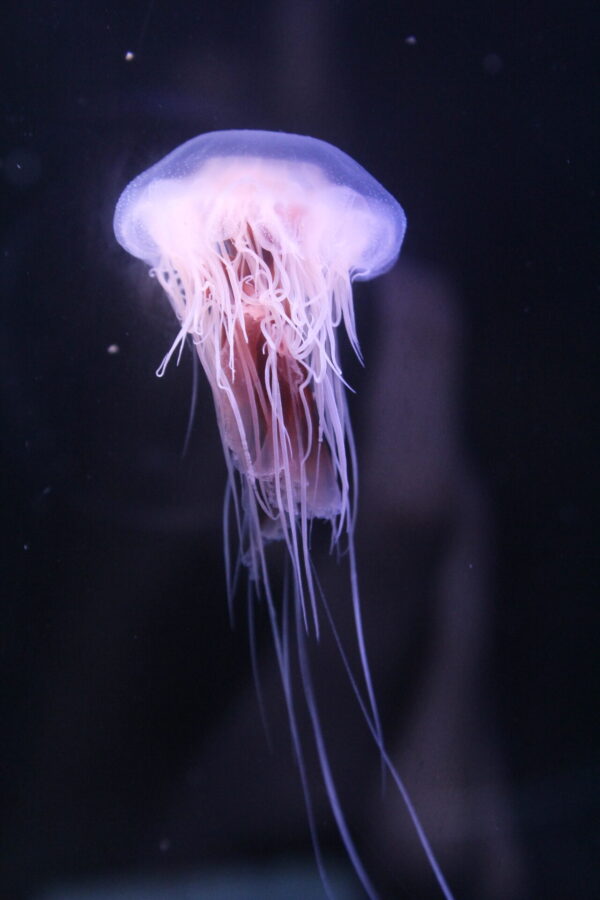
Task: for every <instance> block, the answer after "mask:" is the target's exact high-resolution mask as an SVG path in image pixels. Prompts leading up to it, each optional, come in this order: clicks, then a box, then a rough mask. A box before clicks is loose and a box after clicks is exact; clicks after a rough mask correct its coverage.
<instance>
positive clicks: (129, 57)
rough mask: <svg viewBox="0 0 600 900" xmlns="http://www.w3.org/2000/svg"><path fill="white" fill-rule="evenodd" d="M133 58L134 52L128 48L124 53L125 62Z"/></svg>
mask: <svg viewBox="0 0 600 900" xmlns="http://www.w3.org/2000/svg"><path fill="white" fill-rule="evenodd" d="M134 59H135V53H134V52H133V51H132V50H128V51H127V52H126V54H125V62H131V61H132V60H134Z"/></svg>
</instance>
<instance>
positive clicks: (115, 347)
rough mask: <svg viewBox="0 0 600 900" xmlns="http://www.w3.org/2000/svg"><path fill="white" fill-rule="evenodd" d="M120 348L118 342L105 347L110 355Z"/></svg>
mask: <svg viewBox="0 0 600 900" xmlns="http://www.w3.org/2000/svg"><path fill="white" fill-rule="evenodd" d="M120 349H121V348H120V347H119V345H118V344H109V345H108V347H107V348H106V352H107V353H109V354H110V355H111V356H114V355H115V353H118V352H119V350H120Z"/></svg>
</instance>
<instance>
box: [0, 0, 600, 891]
mask: <svg viewBox="0 0 600 900" xmlns="http://www.w3.org/2000/svg"><path fill="white" fill-rule="evenodd" d="M591 11H592V4H591V3H590V4H585V3H581V4H566V5H565V4H550V5H548V4H542V3H540V4H535V3H532V4H527V5H522V4H513V3H507V4H492V3H479V4H466V3H458V4H439V6H436V5H435V4H420V3H414V2H413V3H401V2H399V3H384V2H372V3H369V4H367V3H359V2H347V3H341V2H340V3H328V2H325V3H318V2H314V0H312V2H304V3H301V2H294V0H280V2H277V3H275V2H273V3H269V2H255V3H239V4H236V3H229V2H224V3H221V4H218V3H203V2H198V3H194V4H185V3H178V2H176V0H175V2H172V3H166V2H162V0H155V2H151V3H146V2H144V3H137V2H131V3H128V4H126V5H125V4H120V3H115V2H107V3H103V4H98V3H87V2H82V3H78V4H74V3H67V2H46V3H44V2H27V0H25V2H20V3H10V4H9V5H8V10H6V9H5V11H4V15H3V18H4V22H5V24H4V26H3V28H2V36H1V38H0V40H1V41H2V63H3V65H2V68H3V73H4V74H3V82H2V83H3V91H2V99H1V103H2V126H3V127H2V144H1V150H0V153H1V168H0V180H1V183H2V192H1V203H2V226H3V227H2V256H1V262H2V269H1V271H2V276H1V277H2V299H3V306H2V308H3V314H2V327H1V329H0V334H1V353H0V365H1V367H2V379H1V385H2V387H1V391H2V415H3V419H2V474H3V482H4V493H3V496H4V499H3V500H2V512H3V533H2V570H1V580H2V588H1V590H2V606H1V608H2V645H1V664H2V691H3V694H4V699H5V705H4V707H3V713H2V720H1V721H2V737H1V746H2V773H3V779H4V786H5V791H4V801H3V807H2V826H3V838H2V844H1V850H0V854H1V860H0V863H1V866H0V867H1V868H2V870H3V872H4V875H3V876H1V877H2V879H3V884H4V888H2V889H3V890H4V893H3V894H2V896H6V897H11V898H12V897H20V896H34V892H35V891H36V890H41V889H42V888H44V887H45V886H47V885H49V884H51V883H61V881H63V880H65V879H67V880H69V879H70V880H73V879H77V878H82V879H86V878H88V877H91V876H94V877H96V876H99V877H102V876H105V875H107V874H110V873H115V872H116V873H119V872H140V871H141V872H146V871H154V870H155V869H156V868H160V867H161V866H165V867H166V870H167V871H169V872H172V871H176V870H177V866H178V865H179V862H178V861H177V860H174V861H173V863H172V864H171V863H169V861H168V860H167V861H165V859H164V857H165V856H168V853H167V854H165V852H163V851H164V850H165V846H166V845H164V844H163V845H162V850H161V851H160V852H159V850H158V849H156V848H158V846H159V844H160V841H159V840H158V836H160V835H161V834H162V832H161V828H163V822H164V819H165V815H166V814H165V810H166V809H170V808H172V806H173V793H174V785H175V784H176V783H179V782H180V780H181V778H182V777H183V775H182V773H184V772H185V771H187V769H188V768H189V767H190V766H192V765H193V763H194V760H195V759H196V757H197V748H198V746H199V744H200V743H201V741H202V739H203V735H204V734H205V733H206V732H207V731H210V728H211V727H212V724H213V723H215V722H216V721H217V719H218V717H219V715H220V714H221V710H222V709H224V708H226V706H227V703H228V701H229V700H230V699H231V698H232V697H233V696H234V695H235V693H236V691H237V690H238V687H239V686H240V685H242V684H243V683H245V680H246V679H247V678H248V677H249V676H248V673H249V669H250V663H249V658H248V652H247V635H246V632H245V628H244V626H243V623H241V624H240V625H238V627H237V629H236V631H235V632H234V633H233V634H231V633H230V632H229V625H228V622H227V616H226V606H225V597H224V581H223V574H222V550H221V544H220V515H221V493H222V485H223V483H224V477H225V470H224V465H223V462H222V460H221V459H220V448H219V443H218V435H217V433H216V428H215V423H214V415H213V413H212V409H211V401H210V398H209V397H208V392H207V390H206V386H205V384H204V382H203V381H202V382H201V390H200V398H199V401H198V406H197V409H196V412H195V423H194V431H193V434H192V441H191V446H190V450H189V452H188V454H187V456H186V457H185V458H184V459H183V460H182V458H181V452H180V451H181V446H182V443H183V437H184V435H185V430H186V423H187V417H188V411H189V394H190V387H191V379H192V376H191V366H190V364H189V359H186V360H185V364H182V366H181V367H180V368H179V369H176V368H175V367H172V368H171V369H170V370H169V372H168V375H167V376H166V377H165V378H164V379H163V380H162V381H160V380H158V379H155V378H154V374H153V373H154V370H155V368H156V367H157V365H158V363H159V362H160V360H161V359H162V356H163V354H164V352H165V351H166V349H167V348H168V345H169V344H170V341H171V340H172V337H173V335H174V323H173V322H172V321H171V318H170V316H169V314H168V311H167V310H166V305H165V304H164V303H162V302H161V298H160V296H159V294H158V291H157V289H156V286H155V285H154V284H153V283H152V282H150V281H149V279H147V277H146V274H145V272H144V271H143V267H142V266H141V265H138V264H137V263H135V262H134V261H132V260H129V259H128V258H126V256H125V254H124V253H123V252H122V251H121V250H120V248H119V247H118V246H117V245H116V244H115V242H114V239H113V237H112V230H111V229H112V226H111V220H112V211H113V209H114V204H115V201H116V199H117V197H118V195H119V193H120V191H121V190H122V189H123V187H124V186H125V185H126V183H127V182H128V181H129V180H130V178H132V177H133V176H134V175H135V174H137V173H138V172H140V171H141V170H142V169H144V168H145V167H146V166H147V165H149V164H151V163H152V162H154V161H156V160H157V159H159V158H160V157H161V156H162V155H163V154H164V153H165V152H167V151H168V150H170V149H172V148H173V147H175V146H177V145H178V144H179V143H180V142H182V141H183V140H185V139H188V138H190V137H193V136H194V135H196V134H200V133H202V132H204V131H210V130H215V129H222V128H265V129H272V130H284V131H292V132H298V133H300V134H305V133H306V134H312V135H314V136H316V137H319V138H323V139H325V140H328V141H330V142H332V143H334V144H336V145H339V146H341V147H342V148H343V149H344V150H346V151H347V152H348V153H350V155H352V156H354V157H355V158H356V159H358V160H359V161H360V162H361V163H362V164H363V165H364V166H365V167H366V168H367V169H368V170H369V171H371V172H373V174H374V175H375V176H376V177H377V178H378V179H379V180H380V181H381V182H382V183H383V184H384V185H385V186H386V187H387V188H388V189H389V190H390V191H391V192H392V193H393V194H394V195H395V196H396V197H398V199H399V200H400V202H401V203H402V205H403V207H404V209H405V210H406V213H407V218H408V222H409V227H408V232H407V237H406V241H405V245H404V249H403V259H404V258H406V259H407V260H409V261H410V260H412V261H416V262H415V265H418V266H419V267H420V268H421V270H423V271H428V272H429V271H435V272H438V273H441V275H440V277H441V278H442V279H443V280H444V283H446V284H450V285H452V291H453V294H454V295H455V296H456V297H458V300H457V301H456V308H457V310H458V312H457V313H456V315H457V319H458V321H459V322H460V330H461V334H462V338H461V340H460V342H459V344H460V354H461V356H460V364H459V366H458V369H459V371H460V373H461V375H460V385H461V387H460V391H461V402H460V413H459V429H460V433H461V435H462V446H463V447H466V448H467V450H466V451H465V453H466V455H467V456H468V459H469V465H470V466H471V467H472V469H473V471H476V472H477V473H478V479H479V483H480V484H481V485H482V491H483V494H484V495H485V497H486V498H487V500H486V502H487V508H488V510H489V520H490V523H491V524H490V533H491V546H492V552H491V562H490V568H489V578H490V587H489V590H488V599H489V600H490V603H491V613H490V626H489V627H490V637H489V638H488V640H487V643H486V655H485V673H486V674H485V681H486V690H487V693H486V696H487V701H486V702H487V705H488V708H489V710H490V711H491V712H490V715H491V717H492V719H493V722H494V725H493V734H494V742H495V746H496V750H497V752H498V754H499V756H500V757H501V758H502V759H503V761H504V769H505V779H506V780H505V786H506V792H507V797H508V798H509V800H508V802H509V805H510V808H511V809H512V814H513V817H514V840H515V843H516V845H517V846H518V848H519V856H520V860H521V863H520V864H521V865H522V867H523V870H524V871H525V872H526V876H525V877H524V878H523V881H522V885H527V887H525V886H523V887H522V888H521V889H520V890H522V896H532V897H534V896H544V897H556V898H559V897H566V896H577V897H578V898H586V897H589V898H592V897H594V896H597V895H598V893H597V892H598V890H600V886H599V882H598V875H597V867H596V866H595V857H596V856H597V854H598V853H599V852H600V847H599V846H598V842H599V838H600V832H599V830H598V821H599V812H600V789H599V781H598V768H597V754H596V750H597V748H596V746H595V727H594V726H595V724H596V720H597V716H598V710H597V697H598V693H597V690H598V683H597V673H598V662H597V634H596V633H595V628H594V626H595V624H596V622H597V616H596V610H595V603H596V596H595V594H596V591H595V590H594V588H596V586H597V581H596V579H595V578H594V577H593V572H592V569H593V563H594V562H595V559H596V556H597V542H596V540H594V534H593V529H592V513H593V510H592V498H593V495H594V488H595V479H596V466H597V462H596V454H595V453H594V452H593V449H592V440H591V432H592V422H593V420H594V419H595V417H596V414H597V413H596V406H597V403H596V402H595V401H594V387H595V383H594V372H593V368H592V361H593V359H594V360H595V349H596V346H595V340H594V336H593V330H594V329H593V326H594V324H595V319H596V305H597V293H598V291H597V280H596V279H595V277H594V265H593V264H594V260H593V257H592V247H593V244H594V243H595V241H594V233H593V224H594V216H593V211H594V212H595V200H596V190H595V187H596V182H595V166H594V163H595V162H596V158H597V150H598V146H597V143H595V142H594V140H593V137H594V135H593V126H594V89H595V88H596V87H597V82H596V81H595V80H594V79H595V72H594V69H593V66H592V59H591V56H592V53H591V43H592V42H591V32H592V31H593V25H594V23H593V21H592V15H591ZM412 36H414V38H415V39H416V40H415V41H412V40H407V38H411V37H412ZM127 51H131V52H132V53H133V54H134V59H132V60H131V61H126V60H125V54H126V52H127ZM362 290H363V293H359V298H365V304H366V303H368V302H369V301H370V296H371V295H370V294H369V288H364V289H362ZM358 316H359V327H360V329H361V334H362V336H363V343H364V346H365V355H366V361H367V369H366V371H365V373H364V374H362V373H360V371H358V370H356V369H353V368H352V363H351V362H349V366H350V370H351V371H352V373H353V377H354V379H355V382H354V383H356V384H357V387H358V389H359V392H360V390H362V389H364V390H365V391H367V392H368V378H369V360H370V359H371V360H372V359H373V358H374V356H375V355H376V351H377V347H376V340H375V338H374V336H373V333H372V330H370V329H372V326H371V325H370V323H369V318H368V316H367V314H366V313H365V312H364V310H363V311H362V312H361V311H360V310H359V312H358ZM113 344H116V345H118V348H119V352H118V353H114V354H111V353H108V352H107V348H108V347H109V346H111V345H113ZM367 395H368V394H367ZM353 411H354V412H355V423H356V428H357V436H358V441H359V450H360V447H361V442H363V443H364V442H365V441H366V440H367V438H366V437H365V435H364V433H363V431H362V430H361V429H362V428H363V423H364V421H365V415H364V413H365V410H364V408H363V407H361V406H360V400H357V401H356V404H355V408H354V410H353ZM409 426H410V422H409V423H408V424H407V427H409ZM397 465H398V466H400V467H401V466H402V458H401V454H399V458H398V460H397ZM365 505H366V507H368V506H369V499H368V497H367V499H366V504H365ZM407 534H414V530H412V529H407ZM359 542H360V533H359ZM380 552H381V553H382V555H383V557H388V558H395V557H394V554H397V553H401V552H402V551H401V550H399V549H398V544H397V535H390V538H389V546H383V545H382V546H381V547H380ZM359 565H360V560H359ZM400 568H401V567H400ZM398 571H399V570H398V569H395V568H394V566H391V571H390V574H389V579H390V583H391V582H392V581H394V580H395V579H397V578H398ZM383 577H387V574H386V575H384V576H383ZM260 642H261V643H263V644H264V646H265V648H266V647H267V645H268V636H267V635H263V636H262V638H261V640H260ZM482 677H483V676H482ZM291 777H293V776H291ZM148 834H155V835H156V836H157V840H156V842H155V843H152V842H151V841H149V842H148V843H146V835H148ZM305 837H306V836H305V834H304V835H303V834H302V833H301V832H299V836H298V837H297V838H295V839H294V840H291V839H290V841H289V844H290V846H291V847H292V849H304V850H306V845H305V844H303V843H302V841H303V840H305ZM242 843H243V842H242ZM275 844H276V842H273V846H275ZM251 849H252V853H255V852H256V853H258V851H259V850H260V854H261V855H262V857H267V858H268V855H269V847H268V846H266V845H263V846H261V847H260V848H258V849H257V848H256V847H253V848H251ZM463 849H464V853H465V856H468V855H469V854H470V852H471V849H470V848H469V846H468V842H467V843H466V844H465V847H464V848H463ZM234 850H235V848H234ZM232 852H233V851H232ZM248 852H249V851H248V850H246V853H247V854H248ZM334 852H335V851H334ZM161 854H162V855H161ZM459 855H460V854H459ZM174 856H175V857H176V854H174ZM213 858H215V859H222V858H227V849H226V847H225V849H224V847H223V846H220V847H219V849H218V852H215V854H214V855H213V853H212V850H210V849H208V850H207V851H206V853H202V852H199V853H198V855H197V860H195V858H194V852H193V850H190V851H189V852H188V853H187V855H185V854H183V857H182V859H183V862H184V863H185V864H186V865H188V866H189V865H190V864H194V863H195V861H197V862H198V863H199V864H200V863H203V862H206V861H211V860H212V859H213ZM183 862H182V864H183ZM396 890H398V893H397V894H396V893H394V891H396ZM415 890H416V889H415ZM384 893H385V892H384ZM517 893H518V889H517ZM396 895H397V896H402V894H401V893H400V890H399V889H398V888H394V889H392V888H390V889H389V896H396ZM407 896H411V894H410V893H408V894H407ZM415 896H416V893H415ZM419 896H421V894H419ZM422 896H435V893H434V891H433V889H432V888H431V893H429V894H428V893H426V889H423V893H422ZM465 896H470V894H469V892H468V888H467V890H466V893H465Z"/></svg>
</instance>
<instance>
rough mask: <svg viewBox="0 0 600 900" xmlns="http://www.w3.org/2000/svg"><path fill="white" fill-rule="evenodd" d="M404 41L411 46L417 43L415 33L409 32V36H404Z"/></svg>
mask: <svg viewBox="0 0 600 900" xmlns="http://www.w3.org/2000/svg"><path fill="white" fill-rule="evenodd" d="M404 43H405V44H408V45H409V46H410V47H414V46H415V44H416V43H417V39H416V37H415V36H414V34H409V35H408V37H405V38H404Z"/></svg>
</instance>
